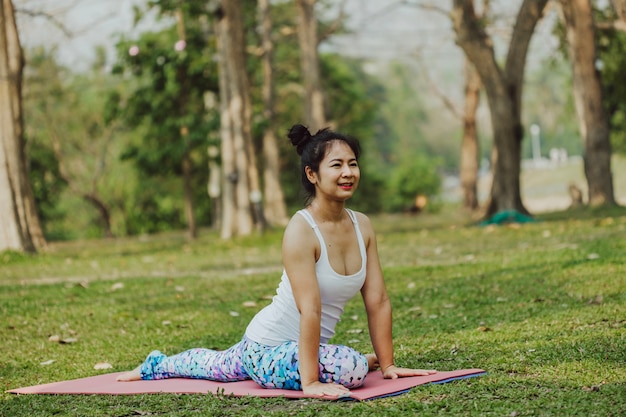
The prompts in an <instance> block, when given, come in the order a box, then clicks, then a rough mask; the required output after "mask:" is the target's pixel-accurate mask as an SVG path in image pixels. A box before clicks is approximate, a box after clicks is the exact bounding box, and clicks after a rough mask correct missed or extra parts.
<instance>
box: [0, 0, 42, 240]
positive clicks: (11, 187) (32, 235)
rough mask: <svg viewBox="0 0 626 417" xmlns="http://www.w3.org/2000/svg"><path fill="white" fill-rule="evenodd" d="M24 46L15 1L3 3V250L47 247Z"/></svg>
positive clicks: (0, 161) (0, 145)
mask: <svg viewBox="0 0 626 417" xmlns="http://www.w3.org/2000/svg"><path fill="white" fill-rule="evenodd" d="M23 66H24V63H23V57H22V48H21V45H20V41H19V36H18V32H17V27H16V24H15V14H14V10H13V4H12V3H11V1H10V0H2V5H1V7H0V226H1V227H0V251H2V250H7V249H11V250H19V251H27V252H35V251H36V250H37V249H41V248H44V247H45V245H46V241H45V239H44V236H43V231H42V229H41V224H40V222H39V217H38V215H37V210H36V208H35V198H34V196H33V192H32V189H31V186H30V182H29V181H28V172H27V169H26V156H25V152H24V137H23V119H22V70H23Z"/></svg>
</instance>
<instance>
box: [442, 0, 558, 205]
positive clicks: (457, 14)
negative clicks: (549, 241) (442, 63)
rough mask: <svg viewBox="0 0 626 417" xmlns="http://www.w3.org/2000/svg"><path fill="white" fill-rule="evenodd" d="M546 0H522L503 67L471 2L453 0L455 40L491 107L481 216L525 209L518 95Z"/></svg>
mask: <svg viewBox="0 0 626 417" xmlns="http://www.w3.org/2000/svg"><path fill="white" fill-rule="evenodd" d="M547 2H548V0H524V2H523V3H522V6H521V8H520V11H519V13H518V16H517V21H516V23H515V27H514V29H513V34H512V36H511V41H510V44H509V50H508V54H507V57H506V62H505V65H504V68H500V67H499V66H498V63H497V62H496V59H495V54H494V50H493V42H492V41H491V39H490V38H489V37H488V35H487V34H486V32H485V31H484V29H483V27H482V26H481V23H480V22H479V19H478V17H477V16H476V13H475V10H474V2H473V1H469V0H453V7H452V13H451V15H452V21H453V26H454V30H455V32H456V35H457V43H458V45H459V46H460V47H461V48H462V49H463V51H464V52H465V54H466V56H467V57H468V59H469V60H470V61H471V62H472V63H473V64H474V66H475V67H476V70H477V71H478V73H479V74H480V78H481V80H482V81H483V85H484V87H485V92H486V94H487V99H488V103H489V109H490V112H491V121H492V130H493V137H494V145H495V154H496V157H495V158H494V159H495V160H494V161H493V183H492V187H491V193H490V197H489V204H488V207H487V210H486V215H487V216H490V215H492V214H494V213H497V212H499V211H504V210H516V211H519V212H521V213H524V214H528V211H527V210H526V208H525V207H524V205H523V203H522V199H521V191H520V172H521V142H522V138H523V127H522V123H521V96H522V86H523V79H524V67H525V64H526V55H527V52H528V46H529V43H530V39H531V37H532V34H533V31H534V28H535V25H536V24H537V22H538V21H539V19H540V18H541V16H542V13H543V9H544V8H545V6H546V3H547Z"/></svg>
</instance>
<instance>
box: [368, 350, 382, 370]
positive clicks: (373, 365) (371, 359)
mask: <svg viewBox="0 0 626 417" xmlns="http://www.w3.org/2000/svg"><path fill="white" fill-rule="evenodd" d="M365 357H366V358H367V368H368V369H369V370H370V371H375V370H377V369H378V368H379V366H380V364H379V363H378V358H377V357H376V355H375V354H373V353H369V354H367V355H365Z"/></svg>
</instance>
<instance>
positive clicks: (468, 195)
mask: <svg viewBox="0 0 626 417" xmlns="http://www.w3.org/2000/svg"><path fill="white" fill-rule="evenodd" d="M464 67H465V77H464V78H465V103H464V105H463V138H462V140H461V160H460V162H459V177H460V179H461V190H462V192H463V207H464V208H466V209H468V210H476V209H478V206H479V204H478V169H479V146H478V131H477V129H476V112H477V110H478V104H479V101H480V91H481V89H482V83H481V81H480V76H479V75H478V72H477V71H476V68H475V67H474V65H473V64H472V63H471V62H469V61H468V60H467V59H466V60H465V66H464Z"/></svg>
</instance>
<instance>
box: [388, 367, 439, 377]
mask: <svg viewBox="0 0 626 417" xmlns="http://www.w3.org/2000/svg"><path fill="white" fill-rule="evenodd" d="M436 373H437V371H436V370H434V369H410V368H398V367H397V366H395V365H390V366H388V367H387V368H385V369H384V370H383V377H384V378H385V379H397V378H402V377H406V376H426V375H432V374H436Z"/></svg>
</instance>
